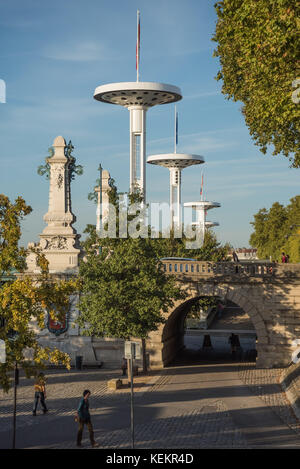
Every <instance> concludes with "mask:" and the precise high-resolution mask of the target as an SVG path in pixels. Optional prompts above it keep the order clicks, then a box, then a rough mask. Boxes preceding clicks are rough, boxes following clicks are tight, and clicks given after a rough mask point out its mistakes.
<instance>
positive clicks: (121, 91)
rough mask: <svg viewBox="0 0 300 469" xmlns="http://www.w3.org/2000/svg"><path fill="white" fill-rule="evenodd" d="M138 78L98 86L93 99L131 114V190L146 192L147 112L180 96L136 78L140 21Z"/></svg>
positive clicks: (178, 92)
mask: <svg viewBox="0 0 300 469" xmlns="http://www.w3.org/2000/svg"><path fill="white" fill-rule="evenodd" d="M137 31H138V34H137V62H136V68H137V81H136V82H122V83H109V84H106V85H101V86H98V87H97V88H96V90H95V93H94V98H95V99H96V100H98V101H101V102H104V103H109V104H117V105H119V106H124V107H126V108H127V109H128V110H129V114H130V191H131V192H133V191H134V190H135V188H139V189H140V191H141V193H142V194H143V195H144V198H145V195H146V164H145V163H146V112H147V110H148V109H149V108H150V107H153V106H156V105H158V104H168V103H174V102H176V101H179V100H180V99H181V98H182V95H181V90H180V88H178V87H176V86H173V85H167V84H164V83H153V82H140V81H139V50H140V20H139V12H138V25H137Z"/></svg>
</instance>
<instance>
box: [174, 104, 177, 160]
mask: <svg viewBox="0 0 300 469" xmlns="http://www.w3.org/2000/svg"><path fill="white" fill-rule="evenodd" d="M174 134H175V135H174V137H175V142H174V153H176V151H177V113H176V105H175V132H174Z"/></svg>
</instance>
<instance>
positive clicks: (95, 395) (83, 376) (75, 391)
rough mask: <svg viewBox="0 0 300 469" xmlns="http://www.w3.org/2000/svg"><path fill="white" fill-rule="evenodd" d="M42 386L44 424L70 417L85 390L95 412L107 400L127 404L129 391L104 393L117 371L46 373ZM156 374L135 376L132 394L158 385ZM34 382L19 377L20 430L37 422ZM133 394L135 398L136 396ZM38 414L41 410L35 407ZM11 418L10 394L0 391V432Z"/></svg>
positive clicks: (18, 418) (11, 402)
mask: <svg viewBox="0 0 300 469" xmlns="http://www.w3.org/2000/svg"><path fill="white" fill-rule="evenodd" d="M45 374H46V377H47V384H46V394H47V399H46V404H47V407H48V408H49V413H48V414H47V421H48V422H49V421H51V420H53V419H57V418H58V417H63V416H74V415H75V414H76V409H77V407H78V403H79V400H80V398H81V397H82V392H83V390H84V389H89V390H90V391H91V395H92V401H93V407H94V408H95V409H96V410H97V408H98V407H99V408H100V404H101V406H103V404H105V402H107V401H108V400H109V402H110V403H112V402H113V401H115V400H117V401H118V402H122V401H128V399H129V397H128V394H129V392H130V389H129V388H125V387H124V389H120V390H118V392H117V393H114V392H110V391H109V390H108V389H107V381H108V380H110V379H113V378H121V377H120V372H119V371H118V370H93V369H83V370H80V371H77V370H73V369H72V370H70V371H66V370H47V371H46V372H45ZM159 378H160V376H159V374H158V373H156V374H155V373H154V374H153V373H151V374H149V375H147V376H139V377H135V378H134V382H135V392H136V393H138V394H142V393H143V391H144V389H147V385H148V386H151V387H152V386H153V389H155V387H156V386H157V385H158V384H157V385H156V381H159ZM33 386H34V380H33V379H27V378H26V377H25V376H21V377H20V385H19V386H18V388H17V426H18V427H22V426H24V425H26V426H28V425H29V426H32V425H38V424H39V423H40V422H39V421H38V420H37V419H35V418H33V417H32V407H33V400H34V399H33V397H34V390H33ZM138 394H137V395H138ZM37 412H38V413H40V414H41V413H42V412H41V408H39V407H38V411H37ZM12 414H13V390H12V389H10V391H9V393H8V394H7V393H4V392H3V391H2V390H0V432H1V431H4V430H8V429H10V428H11V424H12Z"/></svg>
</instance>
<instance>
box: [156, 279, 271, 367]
mask: <svg viewBox="0 0 300 469" xmlns="http://www.w3.org/2000/svg"><path fill="white" fill-rule="evenodd" d="M185 287H186V291H187V293H188V296H187V297H186V299H185V300H184V301H181V302H177V303H176V304H175V305H174V307H173V308H170V310H169V311H168V312H167V313H165V315H164V316H165V320H166V322H165V324H163V325H162V326H161V327H160V328H159V329H158V330H157V331H155V332H154V333H152V334H151V344H152V347H151V348H152V353H151V355H152V360H151V361H152V365H154V367H156V366H159V363H158V362H160V366H166V365H167V364H168V363H170V362H171V361H172V360H173V359H174V358H175V356H176V355H177V353H178V352H179V351H180V350H181V349H182V348H183V346H184V321H185V318H186V315H187V313H188V311H189V310H190V306H191V305H192V303H193V302H195V301H196V300H197V299H199V298H200V297H203V296H214V297H221V298H223V299H224V300H225V301H226V300H230V301H232V302H233V303H235V304H237V305H238V306H240V307H241V308H242V309H243V310H244V312H245V313H246V314H248V316H249V318H250V319H251V321H252V323H253V327H254V329H255V331H256V335H257V346H258V348H259V347H260V346H261V345H264V344H267V343H268V334H267V330H266V324H265V321H264V319H263V317H262V314H261V313H260V309H259V306H258V304H257V303H256V301H255V297H254V296H253V292H252V290H251V288H249V285H241V284H232V285H228V284H219V283H212V282H205V283H200V284H199V283H194V282H191V283H189V284H187V283H185ZM154 344H156V351H155V353H153V345H154ZM149 345H150V344H149Z"/></svg>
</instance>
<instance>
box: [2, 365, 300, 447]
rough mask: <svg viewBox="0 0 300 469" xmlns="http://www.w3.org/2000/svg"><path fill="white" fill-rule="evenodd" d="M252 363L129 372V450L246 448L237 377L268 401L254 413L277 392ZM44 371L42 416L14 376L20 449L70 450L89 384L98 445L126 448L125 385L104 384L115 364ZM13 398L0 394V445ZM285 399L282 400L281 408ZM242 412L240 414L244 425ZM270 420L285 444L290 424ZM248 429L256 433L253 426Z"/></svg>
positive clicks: (273, 401)
mask: <svg viewBox="0 0 300 469" xmlns="http://www.w3.org/2000/svg"><path fill="white" fill-rule="evenodd" d="M252 368H253V367H251V365H248V366H243V367H240V368H239V373H237V369H238V368H237V366H236V365H233V366H229V367H227V368H226V366H223V367H222V366H220V367H218V365H216V366H215V365H213V366H211V365H208V366H206V367H205V366H204V367H202V366H200V365H198V366H191V367H172V368H168V369H164V370H162V372H156V373H155V372H151V373H149V374H148V375H146V376H138V377H135V378H134V381H135V393H134V403H135V448H148V449H151V448H161V449H163V448H168V449H169V448H179V449H182V448H250V447H251V443H249V442H256V441H259V439H260V437H261V434H259V435H258V437H257V435H255V438H253V434H251V435H250V436H251V437H250V439H249V436H248V435H247V429H246V432H245V428H242V427H243V425H246V426H247V425H248V423H247V421H248V418H247V415H248V414H243V412H245V409H243V407H246V404H245V402H246V403H247V401H248V400H249V398H250V394H251V392H250V391H249V392H250V394H249V393H248V391H246V393H245V389H248V388H247V387H245V386H244V385H242V383H241V381H240V380H239V375H240V376H241V377H242V379H243V381H244V382H245V380H246V384H247V386H250V388H249V389H251V391H252V392H253V393H255V394H256V395H259V397H260V398H265V399H266V400H265V401H264V402H265V403H266V405H265V406H264V405H262V406H261V408H258V411H259V412H265V413H267V414H266V415H268V412H271V414H272V411H270V410H268V409H269V408H268V406H269V405H271V406H272V408H273V406H277V404H278V396H273V394H278V392H277V391H278V389H277V390H275V388H274V390H273V388H272V389H271V388H270V386H272V385H273V384H274V383H273V382H272V383H271V384H270V382H269V381H268V379H271V378H270V375H269V374H268V373H264V374H263V373H262V374H261V375H260V373H257V374H255V372H256V371H257V372H260V371H261V370H255V372H254V370H253V369H252ZM262 371H266V370H262ZM268 371H274V370H268ZM276 371H277V370H276ZM46 376H47V378H48V382H47V405H48V407H49V413H48V414H46V415H43V414H42V412H41V409H38V415H37V417H33V416H32V404H33V380H32V379H31V380H29V379H26V378H25V377H21V379H20V385H19V386H18V399H17V447H18V448H49V449H75V448H76V445H75V440H76V432H77V425H76V424H75V422H74V416H75V413H76V409H77V406H78V402H79V399H80V397H81V395H82V391H83V390H84V389H90V390H91V393H92V394H91V398H90V407H91V415H92V422H93V425H94V430H95V437H96V440H97V441H98V442H99V443H100V447H101V448H107V449H108V448H114V449H115V448H120V449H122V448H131V444H132V443H131V429H130V389H128V388H124V389H120V390H117V391H109V390H108V389H107V380H108V379H111V378H120V372H119V370H115V371H110V370H104V369H101V370H95V369H94V370H93V369H84V370H81V371H77V370H71V371H70V372H67V371H64V370H48V371H47V372H46ZM272 379H275V378H274V377H273V378H272ZM275 384H276V383H275ZM259 385H263V386H265V387H266V386H269V387H268V389H267V391H268V392H266V393H265V394H263V393H261V395H260V394H257V392H258V388H259ZM239 386H244V387H243V391H241V392H240V391H239ZM271 391H274V392H271ZM234 393H236V396H237V398H236V400H235V397H234ZM266 394H267V395H266ZM248 395H249V397H248ZM12 398H13V394H12V391H10V393H9V394H8V395H6V394H3V393H0V448H8V447H10V444H11V425H12ZM253 399H254V401H255V399H256V400H257V399H258V398H257V397H253V398H252V400H253ZM254 401H253V402H254ZM232 402H233V403H234V405H232ZM255 402H256V401H255ZM255 402H254V405H255ZM285 405H286V403H284V402H282V407H284V406H285ZM251 406H252V404H251ZM252 407H253V406H252ZM239 408H241V409H242V418H241V416H240V415H237V412H239ZM252 410H253V409H250V411H251V412H252ZM246 411H247V409H246ZM285 412H286V409H285ZM243 415H246V419H244V420H245V421H246V423H245V424H244V423H243ZM255 415H256V414H255ZM264 415H265V414H262V413H260V417H259V418H262V419H264ZM272 415H273V414H272ZM274 418H275V417H273V420H272V418H271V421H272V422H273V423H274V431H275V432H277V435H278V434H279V433H280V434H279V437H278V439H277V440H276V441H277V442H281V441H283V444H285V445H289V444H290V443H289V442H290V438H291V434H294V435H295V433H294V430H295V429H294V428H293V427H292V425H291V423H288V424H287V425H289V426H285V425H282V424H278V421H277V420H276V418H277V417H276V418H275V420H274ZM257 419H258V417H256V421H257ZM277 419H278V418H277ZM279 420H280V419H279ZM241 422H242V424H241ZM267 427H268V425H266V428H264V429H260V431H261V432H263V437H264V438H265V441H266V442H269V441H271V439H272V437H273V435H271V434H270V432H269V429H268V428H267ZM292 428H293V430H291V429H292ZM250 430H251V432H252V433H253V431H254V432H256V429H254V430H253V429H250ZM251 438H252V439H251ZM281 439H282V440H281ZM292 439H293V437H292ZM82 443H83V448H91V446H90V443H89V439H88V432H87V429H85V430H84V434H83V441H82ZM293 444H295V446H297V445H298V444H299V447H300V439H299V440H297V439H296V440H295V438H294V439H293ZM252 447H253V446H252Z"/></svg>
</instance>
